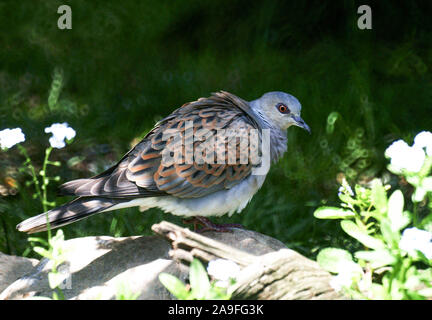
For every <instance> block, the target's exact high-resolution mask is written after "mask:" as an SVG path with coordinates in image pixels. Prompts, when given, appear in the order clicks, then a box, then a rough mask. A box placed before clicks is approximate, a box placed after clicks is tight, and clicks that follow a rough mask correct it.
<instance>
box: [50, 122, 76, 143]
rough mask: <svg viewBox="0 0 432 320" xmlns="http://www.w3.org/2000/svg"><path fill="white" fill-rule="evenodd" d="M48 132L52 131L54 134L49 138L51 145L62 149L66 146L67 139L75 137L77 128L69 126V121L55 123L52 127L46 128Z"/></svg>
mask: <svg viewBox="0 0 432 320" xmlns="http://www.w3.org/2000/svg"><path fill="white" fill-rule="evenodd" d="M45 132H46V133H52V134H53V136H52V137H51V138H50V139H49V143H50V145H51V147H53V148H57V149H61V148H64V147H65V146H66V143H65V141H64V140H65V139H67V140H70V139H72V138H74V137H75V134H76V132H75V130H74V129H72V128H71V127H69V125H68V124H67V122H64V123H53V124H52V125H51V127H47V128H45Z"/></svg>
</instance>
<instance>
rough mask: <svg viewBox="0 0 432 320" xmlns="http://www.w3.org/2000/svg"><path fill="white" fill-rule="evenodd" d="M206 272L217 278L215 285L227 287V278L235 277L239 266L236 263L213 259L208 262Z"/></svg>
mask: <svg viewBox="0 0 432 320" xmlns="http://www.w3.org/2000/svg"><path fill="white" fill-rule="evenodd" d="M207 273H208V274H209V275H211V276H212V277H213V278H215V279H216V280H219V281H218V282H217V283H216V285H217V286H219V287H228V285H229V280H230V279H235V278H236V277H237V276H238V274H239V273H240V267H239V266H238V264H237V263H235V262H233V261H230V260H225V259H215V260H212V261H210V262H209V264H208V266H207Z"/></svg>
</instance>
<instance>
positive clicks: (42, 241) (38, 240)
mask: <svg viewBox="0 0 432 320" xmlns="http://www.w3.org/2000/svg"><path fill="white" fill-rule="evenodd" d="M28 241H30V242H39V243H41V244H43V245H45V246H48V241H46V240H45V239H42V238H38V237H29V238H28Z"/></svg>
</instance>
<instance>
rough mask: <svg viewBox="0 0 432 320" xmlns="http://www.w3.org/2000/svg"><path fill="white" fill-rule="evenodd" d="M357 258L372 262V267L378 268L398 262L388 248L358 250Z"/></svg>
mask: <svg viewBox="0 0 432 320" xmlns="http://www.w3.org/2000/svg"><path fill="white" fill-rule="evenodd" d="M354 256H355V257H356V258H357V259H362V260H366V261H368V262H370V263H371V267H372V268H374V269H376V268H380V267H384V266H387V265H392V264H394V263H395V262H396V258H395V257H393V255H392V254H391V253H390V251H389V250H387V249H378V250H373V251H357V252H356V253H354Z"/></svg>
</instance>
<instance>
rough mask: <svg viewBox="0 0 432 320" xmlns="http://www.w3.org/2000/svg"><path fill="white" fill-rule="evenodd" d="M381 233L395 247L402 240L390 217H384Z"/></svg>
mask: <svg viewBox="0 0 432 320" xmlns="http://www.w3.org/2000/svg"><path fill="white" fill-rule="evenodd" d="M380 230H381V233H382V235H383V237H384V240H385V241H386V242H387V243H388V244H390V245H391V246H392V247H393V248H398V247H399V245H398V243H399V240H400V232H399V231H398V230H397V231H395V230H393V229H392V227H391V222H390V220H389V219H388V218H385V219H382V221H381V226H380Z"/></svg>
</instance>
